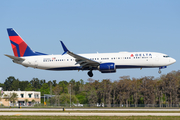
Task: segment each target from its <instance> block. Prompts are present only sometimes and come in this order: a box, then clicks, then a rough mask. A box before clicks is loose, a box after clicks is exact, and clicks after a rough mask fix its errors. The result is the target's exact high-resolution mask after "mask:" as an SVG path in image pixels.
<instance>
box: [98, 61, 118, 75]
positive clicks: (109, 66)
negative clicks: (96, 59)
mask: <svg viewBox="0 0 180 120" xmlns="http://www.w3.org/2000/svg"><path fill="white" fill-rule="evenodd" d="M98 69H99V71H101V73H114V72H116V66H115V63H101V64H100V65H99V66H98Z"/></svg>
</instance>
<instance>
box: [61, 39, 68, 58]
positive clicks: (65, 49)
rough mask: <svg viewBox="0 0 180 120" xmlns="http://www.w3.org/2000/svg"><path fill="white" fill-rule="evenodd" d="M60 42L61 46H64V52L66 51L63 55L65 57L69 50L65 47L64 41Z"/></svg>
mask: <svg viewBox="0 0 180 120" xmlns="http://www.w3.org/2000/svg"><path fill="white" fill-rule="evenodd" d="M60 42H61V45H62V47H63V50H64V53H63V54H62V55H64V54H66V53H67V52H68V51H69V50H68V49H67V47H66V46H65V45H64V43H63V42H62V41H60Z"/></svg>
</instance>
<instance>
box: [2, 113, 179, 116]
mask: <svg viewBox="0 0 180 120" xmlns="http://www.w3.org/2000/svg"><path fill="white" fill-rule="evenodd" d="M2 115H3V116H10V115H11V116H12V115H13V116H20V115H26V116H27V115H29V116H149V115H150V116H180V113H70V112H65V113H56V112H54V113H47V112H38V113H37V112H36V113H34V112H0V116H2Z"/></svg>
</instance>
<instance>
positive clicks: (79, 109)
mask: <svg viewBox="0 0 180 120" xmlns="http://www.w3.org/2000/svg"><path fill="white" fill-rule="evenodd" d="M0 111H63V109H62V108H55V109H54V108H21V109H19V108H11V109H10V108H0ZM65 111H180V109H110V108H109V109H107V108H104V109H99V108H97V109H95V108H93V109H91V108H89V109H85V108H75V109H73V108H65Z"/></svg>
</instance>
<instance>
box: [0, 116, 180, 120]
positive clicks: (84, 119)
mask: <svg viewBox="0 0 180 120" xmlns="http://www.w3.org/2000/svg"><path fill="white" fill-rule="evenodd" d="M42 119H43V120H179V119H180V116H170V117H168V116H129V117H128V116H109V117H108V116H102V117H101V116H0V120H42Z"/></svg>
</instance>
